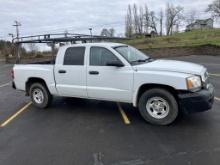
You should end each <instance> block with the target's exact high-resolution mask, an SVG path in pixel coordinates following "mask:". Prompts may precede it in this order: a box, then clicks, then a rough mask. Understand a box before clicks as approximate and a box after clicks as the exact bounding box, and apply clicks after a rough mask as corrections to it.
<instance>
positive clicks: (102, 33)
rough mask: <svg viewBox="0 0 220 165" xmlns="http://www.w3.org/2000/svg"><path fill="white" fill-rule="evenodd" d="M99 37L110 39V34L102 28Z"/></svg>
mask: <svg viewBox="0 0 220 165" xmlns="http://www.w3.org/2000/svg"><path fill="white" fill-rule="evenodd" d="M101 36H105V37H110V32H109V30H108V29H106V28H104V29H102V31H101Z"/></svg>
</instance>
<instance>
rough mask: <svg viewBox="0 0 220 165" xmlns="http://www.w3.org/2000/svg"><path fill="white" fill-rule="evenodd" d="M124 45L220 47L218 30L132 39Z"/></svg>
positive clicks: (219, 30) (143, 46)
mask: <svg viewBox="0 0 220 165" xmlns="http://www.w3.org/2000/svg"><path fill="white" fill-rule="evenodd" d="M126 43H127V44H130V45H133V46H135V47H136V48H138V49H150V48H180V47H198V46H203V45H213V46H220V29H213V30H196V31H191V32H184V33H177V34H174V35H172V36H163V37H155V38H141V39H132V40H129V41H126Z"/></svg>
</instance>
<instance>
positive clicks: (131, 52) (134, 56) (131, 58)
mask: <svg viewBox="0 0 220 165" xmlns="http://www.w3.org/2000/svg"><path fill="white" fill-rule="evenodd" d="M114 49H115V50H116V51H117V52H118V53H119V54H121V55H122V56H123V57H124V58H125V59H126V60H127V61H128V62H129V63H130V64H138V63H143V62H146V61H147V60H149V59H150V57H149V56H147V55H146V54H144V53H142V52H141V51H139V50H137V49H135V48H133V47H131V46H119V47H115V48H114Z"/></svg>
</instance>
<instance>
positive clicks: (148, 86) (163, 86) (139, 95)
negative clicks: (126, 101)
mask: <svg viewBox="0 0 220 165" xmlns="http://www.w3.org/2000/svg"><path fill="white" fill-rule="evenodd" d="M152 88H162V89H166V90H167V91H169V92H170V93H171V94H172V95H173V96H174V97H175V99H176V100H177V98H178V97H177V94H178V91H177V90H176V89H175V88H173V87H171V86H168V85H162V84H144V85H142V86H141V87H140V88H139V90H138V94H137V99H136V103H137V104H138V101H139V99H140V97H141V95H142V94H143V93H144V92H145V91H147V90H149V89H152Z"/></svg>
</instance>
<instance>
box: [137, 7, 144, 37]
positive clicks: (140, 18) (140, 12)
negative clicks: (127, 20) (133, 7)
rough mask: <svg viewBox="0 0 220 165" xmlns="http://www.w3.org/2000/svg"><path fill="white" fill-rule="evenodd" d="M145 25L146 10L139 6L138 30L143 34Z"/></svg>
mask: <svg viewBox="0 0 220 165" xmlns="http://www.w3.org/2000/svg"><path fill="white" fill-rule="evenodd" d="M143 25H144V11H143V8H142V7H141V6H140V8H139V25H138V31H139V33H140V34H143Z"/></svg>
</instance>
